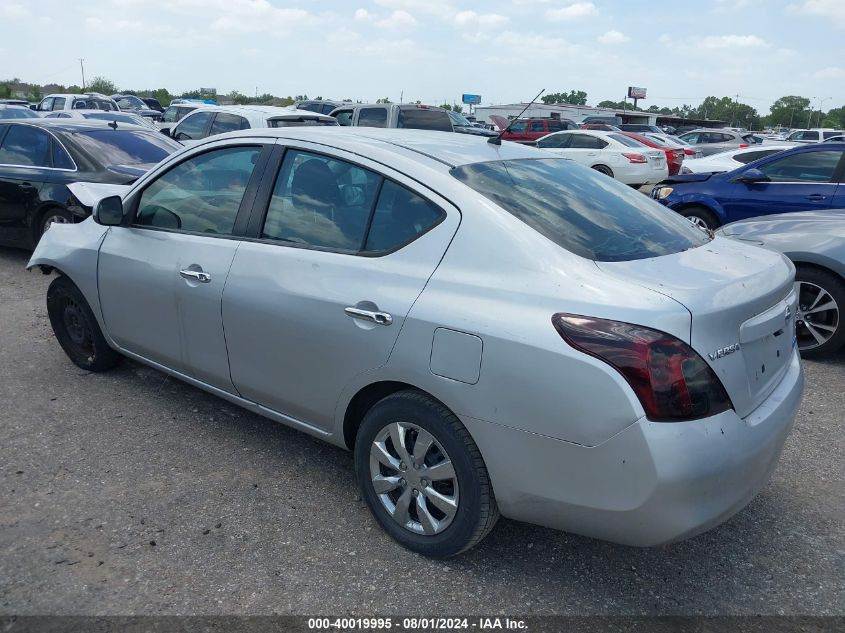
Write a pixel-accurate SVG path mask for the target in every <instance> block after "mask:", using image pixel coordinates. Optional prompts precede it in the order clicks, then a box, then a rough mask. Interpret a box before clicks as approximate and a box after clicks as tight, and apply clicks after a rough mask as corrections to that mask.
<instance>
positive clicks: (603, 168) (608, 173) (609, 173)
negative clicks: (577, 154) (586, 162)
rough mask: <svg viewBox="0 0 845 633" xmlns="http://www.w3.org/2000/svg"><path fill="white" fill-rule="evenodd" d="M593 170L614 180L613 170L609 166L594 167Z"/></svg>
mask: <svg viewBox="0 0 845 633" xmlns="http://www.w3.org/2000/svg"><path fill="white" fill-rule="evenodd" d="M593 169H595V170H596V171H597V172H599V173H600V174H604V175H605V176H610V177H611V178H613V170H612V169H611V168H610V167H608V166H607V165H593Z"/></svg>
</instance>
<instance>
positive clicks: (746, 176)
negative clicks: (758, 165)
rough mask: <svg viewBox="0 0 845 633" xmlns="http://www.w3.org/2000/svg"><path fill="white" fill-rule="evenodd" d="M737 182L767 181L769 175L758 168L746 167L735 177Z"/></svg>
mask: <svg viewBox="0 0 845 633" xmlns="http://www.w3.org/2000/svg"><path fill="white" fill-rule="evenodd" d="M736 181H737V182H744V183H745V184H747V185H750V184H754V183H755V182H768V181H769V177H768V176H767V175H766V174H764V173H763V172H762V171H760V170H759V169H753V168H752V169H746V170H745V171H744V172H742V173H741V174H740V175H739V176H737V177H736Z"/></svg>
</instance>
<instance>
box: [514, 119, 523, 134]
mask: <svg viewBox="0 0 845 633" xmlns="http://www.w3.org/2000/svg"><path fill="white" fill-rule="evenodd" d="M525 127H526V123H525V121H517V122H516V123H513V124H511V132H519V133H522V132H524V131H525Z"/></svg>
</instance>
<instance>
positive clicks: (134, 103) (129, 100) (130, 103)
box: [117, 95, 149, 110]
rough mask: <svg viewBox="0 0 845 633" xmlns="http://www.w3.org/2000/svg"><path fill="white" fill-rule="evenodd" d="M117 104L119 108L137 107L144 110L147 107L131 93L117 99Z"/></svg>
mask: <svg viewBox="0 0 845 633" xmlns="http://www.w3.org/2000/svg"><path fill="white" fill-rule="evenodd" d="M117 105H118V106H119V107H121V108H137V109H139V110H146V109H147V108H148V107H149V106H147V104H146V103H144V102H143V101H141V99H140V98H138V97H135V96H133V95H126V96H125V97H121V98H120V99H117Z"/></svg>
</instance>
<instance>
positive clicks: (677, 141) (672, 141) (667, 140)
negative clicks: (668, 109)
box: [643, 132, 704, 161]
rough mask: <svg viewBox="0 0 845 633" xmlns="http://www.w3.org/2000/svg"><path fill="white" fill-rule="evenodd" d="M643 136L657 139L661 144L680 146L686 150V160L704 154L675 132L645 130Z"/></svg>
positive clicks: (653, 139)
mask: <svg viewBox="0 0 845 633" xmlns="http://www.w3.org/2000/svg"><path fill="white" fill-rule="evenodd" d="M643 136H645V137H646V138H647V139H649V140H652V141H655V142H656V143H659V144H660V145H668V146H669V147H680V148H681V149H682V150H684V160H685V161H686V160H692V159H694V158H702V157H703V156H704V154H703V153H702V151H701V150H700V149H698V148H697V147H694V146H693V145H691V144H689V143H687V142H686V141H685V140H683V139H681V138H679V137H677V136H674V135H673V134H657V133H656V132H643Z"/></svg>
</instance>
